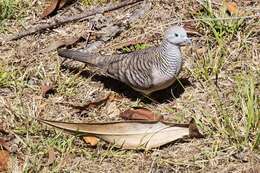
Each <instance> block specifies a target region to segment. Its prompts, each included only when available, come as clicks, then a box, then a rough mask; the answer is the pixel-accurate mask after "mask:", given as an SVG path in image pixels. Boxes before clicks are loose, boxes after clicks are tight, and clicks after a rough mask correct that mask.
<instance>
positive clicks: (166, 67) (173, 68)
mask: <svg viewBox="0 0 260 173" xmlns="http://www.w3.org/2000/svg"><path fill="white" fill-rule="evenodd" d="M160 58H161V62H160V69H161V71H162V72H163V73H164V74H167V75H176V76H177V75H178V73H179V71H180V70H181V67H182V56H181V50H180V46H178V45H175V44H172V43H170V42H169V41H167V40H164V41H163V42H162V44H161V46H160Z"/></svg>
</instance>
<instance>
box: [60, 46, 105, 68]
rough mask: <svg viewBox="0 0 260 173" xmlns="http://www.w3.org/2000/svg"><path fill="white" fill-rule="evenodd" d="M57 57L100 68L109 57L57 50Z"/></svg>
mask: <svg viewBox="0 0 260 173" xmlns="http://www.w3.org/2000/svg"><path fill="white" fill-rule="evenodd" d="M58 55H59V56H62V57H63V58H67V59H73V60H76V61H80V62H84V63H87V64H91V65H95V66H99V67H102V66H103V65H104V64H106V62H107V61H108V60H109V59H110V58H109V56H108V57H106V56H101V55H99V54H90V53H87V52H82V51H78V50H69V49H59V50H58Z"/></svg>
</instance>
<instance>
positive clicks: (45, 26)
mask: <svg viewBox="0 0 260 173" xmlns="http://www.w3.org/2000/svg"><path fill="white" fill-rule="evenodd" d="M141 1H143V0H128V1H123V2H121V3H117V4H108V5H106V6H104V7H99V8H95V9H92V10H89V11H87V12H85V13H81V14H79V15H75V16H71V17H68V16H66V17H60V18H56V19H54V20H52V21H50V22H49V23H46V24H40V25H37V26H35V27H33V28H30V29H28V30H26V31H24V32H20V33H18V34H16V35H14V36H12V37H10V38H9V39H7V41H11V40H17V39H20V38H22V37H24V36H27V35H31V34H34V33H36V32H40V31H43V30H45V29H48V28H55V27H58V26H60V25H63V24H65V23H69V22H72V21H76V20H80V19H83V18H86V17H89V16H93V15H95V14H99V13H105V12H108V11H113V10H117V9H119V8H122V7H124V6H128V5H132V4H135V3H137V2H141Z"/></svg>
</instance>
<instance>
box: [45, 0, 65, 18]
mask: <svg viewBox="0 0 260 173" xmlns="http://www.w3.org/2000/svg"><path fill="white" fill-rule="evenodd" d="M60 2H61V0H50V4H49V5H48V6H47V8H45V10H44V11H43V13H42V18H44V17H47V16H49V15H51V14H52V13H54V12H55V11H56V10H57V9H58V7H59V4H60Z"/></svg>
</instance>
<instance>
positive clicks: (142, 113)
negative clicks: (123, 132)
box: [119, 108, 163, 121]
mask: <svg viewBox="0 0 260 173" xmlns="http://www.w3.org/2000/svg"><path fill="white" fill-rule="evenodd" d="M119 116H120V117H121V118H123V119H125V120H155V121H159V120H162V119H163V116H161V115H156V114H154V113H153V112H152V111H150V110H149V109H146V108H138V109H134V110H133V109H128V110H126V111H124V112H122V113H120V115H119Z"/></svg>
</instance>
